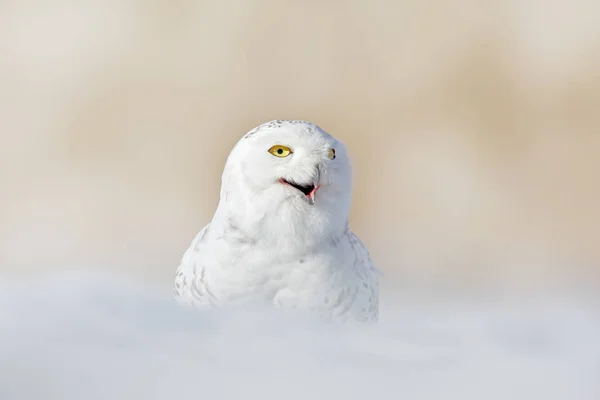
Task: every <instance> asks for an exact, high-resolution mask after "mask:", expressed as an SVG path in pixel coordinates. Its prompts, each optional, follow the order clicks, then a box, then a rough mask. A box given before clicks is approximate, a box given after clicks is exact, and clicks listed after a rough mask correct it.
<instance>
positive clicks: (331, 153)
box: [329, 149, 335, 160]
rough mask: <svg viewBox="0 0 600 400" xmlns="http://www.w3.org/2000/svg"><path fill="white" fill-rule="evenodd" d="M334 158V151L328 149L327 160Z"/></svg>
mask: <svg viewBox="0 0 600 400" xmlns="http://www.w3.org/2000/svg"><path fill="white" fill-rule="evenodd" d="M334 158H335V149H329V159H330V160H333V159H334Z"/></svg>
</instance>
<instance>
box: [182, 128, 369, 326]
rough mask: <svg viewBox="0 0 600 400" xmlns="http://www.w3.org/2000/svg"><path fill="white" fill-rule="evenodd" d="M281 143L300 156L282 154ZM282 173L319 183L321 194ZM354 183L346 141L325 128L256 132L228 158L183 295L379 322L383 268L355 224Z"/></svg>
mask: <svg viewBox="0 0 600 400" xmlns="http://www.w3.org/2000/svg"><path fill="white" fill-rule="evenodd" d="M274 145H284V146H287V147H289V148H291V149H292V151H293V153H292V154H290V155H289V156H287V157H276V156H274V155H273V154H271V153H269V152H268V150H269V149H270V148H271V147H272V146H274ZM332 148H333V149H334V150H335V158H334V159H330V157H329V154H330V149H332ZM282 178H283V179H285V180H286V181H288V182H292V183H295V184H298V185H314V186H315V187H316V186H319V188H318V190H317V191H316V192H315V194H314V198H312V199H311V198H308V197H307V196H306V195H305V194H304V193H302V192H301V191H300V190H298V189H297V188H295V187H293V186H290V185H287V184H285V183H282V182H281V181H280V180H281V179H282ZM351 182H352V171H351V166H350V160H349V157H348V154H347V151H346V148H345V146H344V145H343V143H341V142H340V141H338V140H336V139H335V138H334V137H332V136H331V135H329V134H328V133H326V132H324V131H323V130H322V129H321V128H319V127H318V126H316V125H314V124H312V123H309V122H305V121H271V122H267V123H265V124H262V125H260V126H258V127H256V128H254V129H253V130H251V131H250V132H248V133H247V134H246V135H245V136H244V137H243V138H242V139H240V141H239V142H238V143H237V144H236V145H235V147H234V148H233V150H232V151H231V154H230V155H229V157H228V159H227V162H226V165H225V169H224V171H223V176H222V185H221V196H220V201H219V205H218V207H217V210H216V212H215V214H214V217H213V219H212V221H211V222H210V223H209V224H208V225H206V226H205V227H204V228H203V229H202V230H201V231H200V232H199V233H198V235H197V236H196V237H195V239H194V240H193V241H192V243H191V245H190V246H189V248H188V249H187V251H186V252H185V254H184V256H183V258H182V260H181V263H180V265H179V267H178V268H177V273H176V277H175V298H176V299H177V300H178V301H179V302H181V303H183V304H187V305H190V306H193V307H197V308H201V307H209V306H213V307H214V306H226V305H234V304H261V305H264V304H266V305H269V306H277V307H284V308H294V309H300V310H308V311H310V312H314V313H316V314H317V315H318V316H319V317H321V318H324V319H326V320H330V321H354V322H375V321H377V319H378V313H379V311H378V309H379V306H378V304H379V287H378V271H377V270H376V268H375V266H374V265H373V262H372V260H371V257H370V255H369V252H368V251H367V249H366V248H365V246H364V245H363V243H362V242H361V241H360V240H359V239H358V237H357V236H356V235H355V234H354V233H353V232H352V231H351V230H350V227H349V223H348V215H349V212H350V202H351V201H350V200H351ZM312 200H314V203H313V202H312Z"/></svg>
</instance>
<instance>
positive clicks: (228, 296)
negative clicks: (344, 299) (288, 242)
mask: <svg viewBox="0 0 600 400" xmlns="http://www.w3.org/2000/svg"><path fill="white" fill-rule="evenodd" d="M342 263H343V260H340V259H339V258H338V259H336V257H335V254H332V253H331V252H327V251H323V252H316V253H313V254H302V253H298V254H281V253H278V252H276V251H264V250H261V249H248V250H247V251H238V252H235V253H232V252H229V253H228V254H227V256H226V257H222V258H220V260H219V262H218V263H217V264H218V265H213V266H211V268H207V271H206V274H205V279H206V284H207V285H209V287H210V288H211V290H212V291H213V292H214V293H215V294H216V295H217V296H218V298H219V299H220V300H221V302H224V303H228V302H230V301H244V300H253V301H256V300H258V301H261V302H267V303H273V304H276V305H280V306H289V307H310V303H311V302H313V301H315V299H316V298H320V297H323V296H325V294H326V293H330V292H332V291H334V292H335V291H339V290H343V286H344V281H345V280H346V279H345V278H346V277H345V274H344V268H343V264H342Z"/></svg>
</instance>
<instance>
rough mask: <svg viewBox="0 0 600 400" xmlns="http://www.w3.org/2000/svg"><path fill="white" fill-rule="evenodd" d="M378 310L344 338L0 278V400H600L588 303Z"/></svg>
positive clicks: (125, 285) (123, 282)
mask: <svg viewBox="0 0 600 400" xmlns="http://www.w3.org/2000/svg"><path fill="white" fill-rule="evenodd" d="M382 304H383V308H382V318H381V321H380V323H379V324H378V326H376V327H375V328H366V329H358V328H353V329H351V328H340V327H332V326H319V325H316V324H315V323H313V322H309V321H307V320H302V319H300V318H292V317H290V316H289V315H284V314H281V315H279V314H269V315H267V314H263V313H260V312H258V311H251V310H245V311H244V310H230V311H227V312H226V311H220V312H199V311H192V310H185V309H182V308H180V307H179V306H177V304H175V303H174V301H173V300H172V299H171V297H170V293H169V292H168V291H166V290H161V289H159V288H154V287H149V286H143V285H141V284H139V283H135V282H133V281H131V280H127V279H125V278H123V277H117V276H108V275H101V274H100V275H94V274H87V273H86V274H73V273H67V274H63V275H54V276H53V277H52V278H51V279H39V278H38V279H37V280H36V281H32V282H27V283H25V282H21V283H14V282H12V283H8V282H4V283H3V284H0V399H2V400H13V399H15V400H16V399H46V400H51V399H61V400H71V399H73V400H75V399H82V398H85V399H88V400H91V399H129V400H132V399H145V400H149V399H167V398H169V399H170V398H177V397H182V398H198V399H240V398H245V399H261V400H269V399H290V400H291V399H306V398H311V399H343V398H344V399H355V398H356V399H359V398H365V397H366V398H370V399H438V398H444V399H462V400H466V399H481V398H485V399H506V398H511V399H578V400H586V399H590V400H592V399H598V398H600V396H599V395H600V388H599V382H600V379H599V377H600V317H599V314H598V309H597V308H596V307H595V305H596V304H595V303H593V302H591V301H589V300H587V301H583V300H581V299H579V300H578V301H575V300H573V299H571V298H564V297H558V296H555V297H551V298H548V299H546V300H543V301H536V302H532V303H525V302H512V303H510V304H509V303H507V302H504V303H499V302H498V303H493V302H488V301H485V302H484V301H477V299H476V298H471V299H466V298H464V299H462V300H459V299H458V298H455V297H453V298H450V297H448V296H446V297H445V298H439V299H436V300H432V301H423V299H421V298H419V299H417V298H415V299H414V301H411V300H410V299H409V298H406V297H405V298H400V297H398V296H394V295H392V294H391V293H384V294H383V295H382ZM527 304H529V305H527Z"/></svg>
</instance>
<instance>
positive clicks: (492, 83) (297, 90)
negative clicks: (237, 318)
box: [0, 0, 600, 290]
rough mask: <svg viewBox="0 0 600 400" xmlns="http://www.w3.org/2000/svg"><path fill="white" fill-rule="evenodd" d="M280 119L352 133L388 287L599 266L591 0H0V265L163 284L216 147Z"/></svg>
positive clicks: (595, 27) (359, 222) (566, 275)
mask: <svg viewBox="0 0 600 400" xmlns="http://www.w3.org/2000/svg"><path fill="white" fill-rule="evenodd" d="M288 118H294V119H307V120H310V121H312V122H315V123H317V124H318V125H320V126H321V127H323V128H324V129H325V130H327V131H329V132H330V133H332V134H333V135H335V136H337V137H338V138H340V139H341V140H343V141H345V142H346V143H347V145H348V147H349V149H350V151H351V155H352V157H353V161H354V170H355V185H354V203H353V204H354V206H353V212H352V216H351V222H352V224H353V226H354V229H355V230H356V231H357V232H358V233H359V235H360V236H361V237H362V238H363V240H364V241H365V242H366V243H367V244H368V246H369V247H370V249H371V252H372V255H373V258H374V259H375V261H376V262H377V264H378V265H379V267H380V269H382V270H383V271H384V272H385V273H386V281H385V284H386V285H390V287H396V288H402V287H404V288H407V287H410V286H411V285H424V286H428V287H435V286H439V285H441V286H448V287H451V286H456V287H466V286H470V287H474V288H480V289H481V288H483V289H486V290H487V289H488V288H489V289H493V288H526V289H527V290H532V289H534V288H539V287H545V286H548V285H550V286H551V285H555V284H564V283H565V282H574V283H577V282H583V283H586V284H592V285H598V284H599V282H600V281H599V278H600V210H599V209H598V197H599V195H600V3H598V2H597V1H594V0H572V1H567V0H562V1H550V2H548V1H541V0H506V1H497V2H481V1H474V0H461V1H452V2H445V1H434V0H430V1H417V0H407V1H384V0H373V1H329V2H327V1H281V0H245V1H242V0H228V1H222V2H217V1H173V0H171V1H166V0H162V1H157V0H154V1H153V0H147V1H133V0H123V1H108V0H102V1H100V0H88V1H79V2H76V1H59V0H55V1H52V2H43V1H28V0H4V1H2V2H0V140H1V148H0V156H1V157H0V188H1V194H2V195H1V197H0V277H3V278H2V279H6V277H9V276H10V277H15V276H16V277H23V276H30V275H31V274H41V273H50V272H54V271H57V270H59V269H65V268H80V269H90V268H103V269H106V270H110V271H116V272H120V273H126V274H129V275H132V276H134V277H135V278H136V279H139V280H140V281H144V282H153V283H159V284H161V285H165V287H170V285H171V282H172V277H173V273H174V269H175V267H176V265H177V263H178V261H179V258H180V257H181V255H182V253H183V251H184V250H185V248H186V247H187V245H188V244H189V242H190V241H191V239H192V238H193V236H194V234H195V233H196V232H197V231H198V230H199V229H200V228H202V226H204V224H205V223H207V222H208V221H209V220H210V218H211V216H212V212H213V210H214V207H215V205H216V203H217V201H218V188H219V183H220V174H221V171H222V168H223V163H224V161H225V158H226V157H227V154H228V152H229V150H230V149H231V147H232V146H233V144H234V143H235V142H236V141H237V140H238V138H239V137H241V136H242V135H243V134H244V133H245V132H246V131H248V130H250V129H251V128H252V127H254V126H255V125H257V124H259V123H261V122H264V121H266V120H270V119H288ZM599 286H600V285H599Z"/></svg>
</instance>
